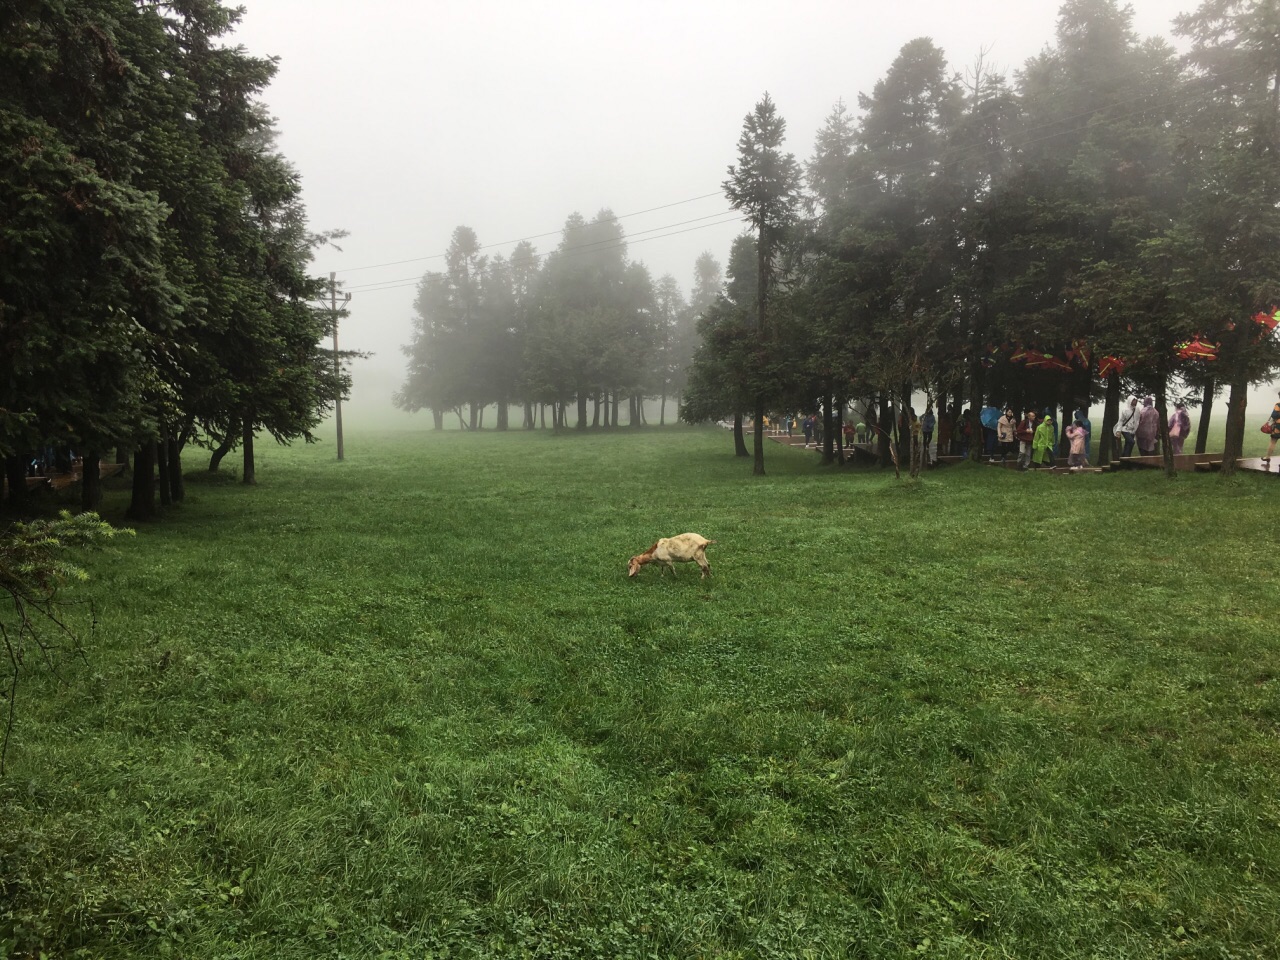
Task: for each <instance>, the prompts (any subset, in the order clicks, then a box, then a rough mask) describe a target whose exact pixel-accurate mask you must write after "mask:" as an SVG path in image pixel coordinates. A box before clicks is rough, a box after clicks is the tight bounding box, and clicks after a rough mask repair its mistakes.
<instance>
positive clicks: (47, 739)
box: [0, 429, 1280, 960]
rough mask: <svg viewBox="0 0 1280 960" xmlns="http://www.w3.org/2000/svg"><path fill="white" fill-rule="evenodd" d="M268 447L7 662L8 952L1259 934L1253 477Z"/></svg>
mask: <svg viewBox="0 0 1280 960" xmlns="http://www.w3.org/2000/svg"><path fill="white" fill-rule="evenodd" d="M263 449H265V456H262V457H261V458H260V463H259V473H258V477H259V484H260V485H259V486H258V487H256V488H253V489H246V488H243V487H241V486H240V485H238V484H235V483H229V482H208V481H205V482H200V480H201V478H200V476H199V469H198V468H199V464H198V463H197V462H196V458H195V457H194V456H189V458H188V464H187V466H188V469H189V470H190V469H192V468H196V469H194V470H193V472H192V482H191V486H190V488H189V492H188V500H187V502H186V503H185V504H183V505H182V506H181V507H180V508H178V509H175V510H173V511H171V512H170V514H169V516H168V517H167V518H166V519H165V520H164V521H163V522H161V523H157V524H154V525H150V526H146V527H143V528H141V529H139V530H138V536H137V537H136V538H134V539H132V540H129V541H126V542H124V543H123V544H122V545H120V546H119V547H118V548H117V549H116V551H115V552H113V553H110V554H102V555H96V556H93V557H91V558H89V561H88V562H89V567H90V570H91V573H92V580H91V581H90V582H89V583H88V584H87V585H85V586H81V587H77V588H76V589H74V590H73V591H69V592H68V594H67V596H68V598H72V597H74V598H75V599H92V600H93V604H94V608H95V609H96V613H97V617H98V623H97V629H96V632H95V633H94V634H93V635H92V637H91V638H89V639H88V640H87V642H86V650H85V654H86V655H85V658H84V659H83V660H82V661H81V660H75V661H71V662H69V663H68V664H66V666H65V667H64V669H63V671H62V677H63V680H64V682H63V683H61V684H59V683H58V682H56V681H55V679H54V678H53V677H52V676H51V674H50V673H49V671H48V670H47V669H44V668H43V667H42V666H41V665H40V664H37V663H32V664H31V665H30V667H31V670H30V673H29V675H28V678H27V680H26V682H25V685H24V686H23V687H22V688H21V689H20V700H19V702H18V726H17V728H16V730H15V733H14V741H13V744H12V746H11V749H10V758H9V767H10V769H9V773H8V775H7V776H6V777H5V778H4V779H3V780H0V956H4V954H5V952H6V951H5V947H6V946H7V947H8V951H9V953H10V955H13V956H19V957H27V956H35V955H37V954H38V951H39V950H41V949H43V950H44V951H45V952H46V955H47V956H49V957H72V956H86V957H115V958H125V957H129V958H135V957H166V956H173V957H192V958H232V957H237V958H248V957H254V958H311V957H350V958H406V960H407V958H415V960H416V958H428V957H449V958H455V957H456V958H482V957H540V958H560V957H580V958H595V957H601V958H612V957H635V958H650V957H656V958H668V957H672V958H694V957H741V958H757V957H779V958H803V957H868V958H870V957H886V958H888V957H902V956H906V955H922V956H935V957H949V958H969V957H991V958H996V957H1018V958H1057V957H1063V958H1065V957H1081V958H1084V957H1090V958H1122V957H1123V958H1145V957H1161V958H1173V957H1179V958H1181V957H1186V958H1191V957H1196V958H1200V957H1204V958H1208V957H1214V958H1224V957H1254V958H1274V957H1276V956H1277V946H1276V945H1277V943H1280V679H1278V678H1280V642H1278V641H1277V639H1276V637H1277V632H1278V631H1280V620H1278V618H1277V610H1276V607H1275V606H1274V605H1273V603H1272V601H1273V600H1275V599H1276V598H1277V597H1278V596H1280V590H1278V588H1280V572H1278V570H1277V566H1278V564H1277V558H1276V556H1275V549H1274V544H1275V534H1274V532H1273V531H1272V530H1271V529H1270V523H1269V521H1270V518H1271V515H1272V511H1273V510H1274V509H1275V505H1276V503H1277V498H1278V497H1280V483H1277V481H1276V478H1274V477H1263V476H1259V475H1242V476H1239V477H1237V478H1235V479H1234V480H1231V481H1223V480H1222V479H1221V478H1220V477H1217V476H1215V475H1183V476H1180V477H1179V478H1178V479H1177V480H1176V481H1173V482H1170V481H1167V480H1165V479H1164V478H1163V477H1162V476H1161V475H1160V474H1159V473H1156V472H1150V473H1138V472H1130V473H1123V474H1116V475H1100V476H1094V475H1088V476H1048V475H1044V474H1019V473H1017V472H1015V471H1002V470H995V469H992V468H989V467H981V466H967V465H966V466H962V467H953V468H946V469H945V470H938V471H935V472H932V473H928V474H927V475H926V476H925V477H924V478H923V479H922V480H920V481H919V482H916V483H910V482H905V481H904V482H897V481H895V480H894V479H893V477H892V475H891V474H888V475H887V474H886V473H884V472H881V471H879V470H867V471H859V470H854V469H843V470H841V469H838V468H822V467H819V466H818V465H817V463H816V458H815V457H814V456H813V455H812V454H804V453H801V452H799V451H786V450H783V449H782V448H781V447H778V446H776V445H772V444H771V445H770V446H769V447H768V450H767V454H768V458H769V459H768V468H769V471H770V472H769V476H767V477H765V478H756V479H753V478H752V477H751V476H750V475H749V474H750V462H749V461H743V460H738V459H735V458H734V457H733V456H732V455H731V453H732V449H731V443H730V440H729V437H728V435H727V434H726V433H725V432H723V431H718V430H690V429H668V430H664V431H658V430H650V431H644V432H641V433H638V434H632V433H629V432H626V431H622V432H620V433H613V434H605V433H594V434H589V435H584V436H574V435H569V436H562V437H555V436H552V435H549V434H545V433H535V434H523V433H518V432H517V433H512V434H510V435H495V434H492V433H486V434H479V435H469V434H459V433H446V434H440V435H431V434H426V433H423V434H409V435H406V434H398V435H396V436H394V437H391V436H383V437H377V436H373V437H362V436H349V437H348V441H347V461H346V462H345V463H341V464H339V463H336V462H335V461H334V460H333V459H332V458H333V446H332V444H325V445H323V446H318V447H310V448H296V449H288V450H282V449H279V448H275V447H264V448H263ZM124 496H125V494H124V492H123V491H119V492H116V493H113V494H111V497H110V499H109V501H108V503H107V504H106V506H105V508H104V511H103V513H104V515H105V516H106V517H107V518H108V519H111V520H113V521H115V520H120V518H121V514H122V511H123V508H124V505H125V500H124ZM685 530H694V531H697V532H700V533H703V534H705V535H706V536H709V537H712V538H714V539H716V540H718V541H719V542H718V543H717V544H716V545H715V546H713V547H711V548H710V550H709V552H708V556H709V559H710V561H711V564H712V567H713V571H714V575H713V577H712V578H711V579H709V580H707V581H705V582H700V581H699V579H698V576H697V569H696V567H694V566H692V565H686V566H682V567H681V568H680V569H679V571H678V574H677V575H676V576H675V577H672V576H670V575H667V576H666V577H661V576H659V572H658V570H657V569H656V567H650V568H646V569H645V570H643V571H642V572H641V575H640V576H639V577H637V578H636V579H635V580H628V579H627V578H626V576H625V563H626V558H627V557H628V556H629V555H630V554H632V553H636V552H639V551H640V550H642V549H644V548H645V547H647V546H648V545H649V544H650V543H652V542H653V540H654V539H656V538H657V537H658V536H665V535H669V534H673V533H678V532H682V531H685ZM71 616H73V617H77V618H79V622H81V623H83V622H84V616H85V613H84V611H83V610H81V611H79V612H73V613H72V614H71Z"/></svg>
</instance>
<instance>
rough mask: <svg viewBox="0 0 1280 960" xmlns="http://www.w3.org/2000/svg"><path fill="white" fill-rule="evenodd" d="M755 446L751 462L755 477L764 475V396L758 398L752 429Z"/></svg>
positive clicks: (752, 472)
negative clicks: (753, 458)
mask: <svg viewBox="0 0 1280 960" xmlns="http://www.w3.org/2000/svg"><path fill="white" fill-rule="evenodd" d="M751 434H752V438H753V440H754V446H755V460H754V461H753V463H752V464H751V475H752V476H753V477H763V476H764V398H763V397H757V398H756V418H755V423H754V424H753V429H752V431H751Z"/></svg>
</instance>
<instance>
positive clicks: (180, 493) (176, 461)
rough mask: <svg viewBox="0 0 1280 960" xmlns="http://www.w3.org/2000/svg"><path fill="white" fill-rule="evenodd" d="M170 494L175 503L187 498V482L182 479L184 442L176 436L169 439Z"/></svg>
mask: <svg viewBox="0 0 1280 960" xmlns="http://www.w3.org/2000/svg"><path fill="white" fill-rule="evenodd" d="M169 495H170V496H171V497H172V498H173V502H174V503H181V502H182V501H183V500H185V499H186V498H187V482H186V481H185V480H183V479H182V444H181V443H179V442H178V441H177V439H176V438H175V439H172V440H170V441H169Z"/></svg>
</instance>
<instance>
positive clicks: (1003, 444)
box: [996, 407, 1018, 463]
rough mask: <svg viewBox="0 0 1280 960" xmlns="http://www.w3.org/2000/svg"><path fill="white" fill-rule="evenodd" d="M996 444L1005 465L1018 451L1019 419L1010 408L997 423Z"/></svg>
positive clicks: (1001, 460)
mask: <svg viewBox="0 0 1280 960" xmlns="http://www.w3.org/2000/svg"><path fill="white" fill-rule="evenodd" d="M996 443H997V445H998V449H999V451H1000V462H1001V463H1004V462H1005V461H1006V460H1008V459H1009V457H1010V455H1012V454H1013V452H1014V451H1015V450H1017V449H1018V417H1017V414H1015V413H1014V412H1013V407H1010V408H1009V409H1008V410H1006V411H1005V412H1004V416H1003V417H1001V418H1000V419H999V420H998V421H997V422H996Z"/></svg>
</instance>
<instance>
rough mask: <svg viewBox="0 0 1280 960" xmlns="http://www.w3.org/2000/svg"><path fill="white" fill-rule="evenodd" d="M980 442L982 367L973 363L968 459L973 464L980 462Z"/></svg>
mask: <svg viewBox="0 0 1280 960" xmlns="http://www.w3.org/2000/svg"><path fill="white" fill-rule="evenodd" d="M1024 412H1025V411H1024ZM956 419H957V420H959V419H960V415H959V414H957V415H956ZM982 440H983V437H982V366H981V364H980V363H978V362H974V363H973V364H971V365H970V367H969V459H970V460H972V461H973V462H974V463H981V462H982Z"/></svg>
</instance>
